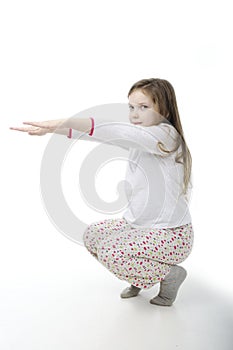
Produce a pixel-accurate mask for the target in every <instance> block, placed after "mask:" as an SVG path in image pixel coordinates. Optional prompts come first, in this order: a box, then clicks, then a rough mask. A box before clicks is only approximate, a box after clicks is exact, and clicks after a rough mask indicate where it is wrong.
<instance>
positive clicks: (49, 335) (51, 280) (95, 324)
mask: <svg viewBox="0 0 233 350" xmlns="http://www.w3.org/2000/svg"><path fill="white" fill-rule="evenodd" d="M42 236H43V235H42ZM57 238H58V237H57ZM33 240H35V237H34V238H31V240H30V241H29V242H28V247H30V249H27V247H26V246H25V251H24V253H22V254H21V253H20V251H19V250H18V247H17V244H16V245H15V246H14V247H13V246H12V251H11V253H12V256H9V254H8V269H7V272H6V273H5V274H4V271H5V269H2V270H1V289H0V328H1V334H0V348H1V349H2V350H39V349H40V350H55V349H56V350H76V349H79V350H86V349H88V350H89V349H91V350H97V349H98V350H99V349H103V350H107V349H111V350H119V349H121V350H126V349H127V350H131V349H132V350H139V349H140V350H141V349H159V350H160V349H162V350H165V349H169V350H173V349H185V350H191V349H195V350H202V349H203V350H204V349H205V350H206V349H210V350H215V349H216V350H220V349H221V350H230V349H232V346H233V334H232V330H233V305H232V300H230V299H228V298H227V297H226V296H223V294H221V293H219V292H218V291H217V290H216V291H215V290H213V288H212V287H211V288H210V286H209V287H208V284H204V283H203V282H201V281H200V279H199V278H198V275H197V272H194V271H193V269H190V268H189V276H188V277H187V279H186V281H185V283H184V284H183V286H182V288H181V289H180V291H179V295H178V298H177V301H176V303H175V304H174V305H173V306H172V307H159V306H154V305H151V304H150V303H149V300H150V298H151V297H153V296H154V295H155V294H156V292H157V289H158V288H156V287H154V288H153V289H150V290H148V291H143V292H141V294H140V295H139V296H138V297H136V298H132V299H124V300H123V299H121V298H120V296H119V294H120V292H121V290H122V289H123V288H125V287H126V286H127V285H128V284H127V283H126V282H124V281H120V280H118V279H116V278H115V276H114V275H112V274H111V273H110V272H109V271H108V270H106V269H105V268H104V267H103V266H102V265H101V264H100V263H99V262H98V261H96V260H95V259H94V258H93V257H92V256H91V255H89V253H88V252H87V251H86V250H85V248H84V247H82V246H80V245H77V244H74V243H72V242H71V241H68V240H67V239H66V238H64V237H60V238H58V241H60V243H62V244H61V249H59V248H58V245H57V244H56V238H55V240H54V242H55V244H54V251H53V252H51V246H50V244H48V248H47V247H46V246H45V247H44V248H42V247H41V246H40V247H39V248H38V249H37V251H36V242H34V244H33V243H32V242H33ZM39 240H40V239H38V241H39ZM30 242H31V243H30ZM60 243H59V245H60ZM22 244H23V243H22ZM62 245H63V248H62ZM33 247H34V248H35V249H34V250H33ZM17 251H18V253H17V254H16V252H17ZM62 252H63V253H62ZM38 256H40V259H38ZM12 258H14V261H13V262H11V261H12Z"/></svg>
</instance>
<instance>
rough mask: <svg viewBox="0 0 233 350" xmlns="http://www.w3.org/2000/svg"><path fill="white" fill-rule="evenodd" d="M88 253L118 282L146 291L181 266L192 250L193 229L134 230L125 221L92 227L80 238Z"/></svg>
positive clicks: (95, 224) (180, 227) (188, 226)
mask: <svg viewBox="0 0 233 350" xmlns="http://www.w3.org/2000/svg"><path fill="white" fill-rule="evenodd" d="M83 241H84V245H85V247H86V248H87V250H88V251H89V252H90V253H91V254H92V255H93V256H94V257H95V258H96V259H97V260H98V261H99V262H100V263H101V264H103V265H104V266H105V267H106V268H107V269H108V270H109V271H111V272H112V273H113V274H114V275H115V276H116V277H118V278H119V279H121V280H125V281H127V282H129V283H130V284H133V285H134V286H136V287H139V288H145V289H149V288H151V287H153V286H154V285H155V284H156V283H158V282H160V281H162V280H163V279H164V278H165V276H166V275H167V274H168V273H169V271H170V265H176V264H180V263H181V262H183V261H184V260H185V259H186V258H187V257H188V256H189V254H190V252H191V250H192V246H193V227H192V224H191V223H189V224H186V225H183V226H179V227H175V228H166V229H150V228H148V229H144V228H142V229H138V228H137V229H135V228H132V227H131V225H130V224H128V223H127V222H126V220H125V219H124V218H120V219H119V218H116V219H106V220H102V221H98V222H94V223H92V224H91V225H90V226H88V228H87V229H86V231H85V232H84V235H83Z"/></svg>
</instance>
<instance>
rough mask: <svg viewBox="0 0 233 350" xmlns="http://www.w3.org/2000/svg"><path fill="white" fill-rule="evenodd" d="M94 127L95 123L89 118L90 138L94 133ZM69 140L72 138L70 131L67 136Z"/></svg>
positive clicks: (70, 130)
mask: <svg viewBox="0 0 233 350" xmlns="http://www.w3.org/2000/svg"><path fill="white" fill-rule="evenodd" d="M94 126H95V122H94V119H93V118H92V117H91V131H90V133H89V135H90V136H92V134H93V132H94ZM67 137H68V138H69V139H71V138H72V129H71V128H70V129H69V135H68V136H67Z"/></svg>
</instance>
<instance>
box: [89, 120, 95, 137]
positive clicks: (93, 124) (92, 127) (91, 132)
mask: <svg viewBox="0 0 233 350" xmlns="http://www.w3.org/2000/svg"><path fill="white" fill-rule="evenodd" d="M94 127H95V122H94V119H93V118H92V117H91V131H90V133H89V135H90V136H92V134H93V132H94Z"/></svg>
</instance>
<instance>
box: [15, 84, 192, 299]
mask: <svg viewBox="0 0 233 350" xmlns="http://www.w3.org/2000/svg"><path fill="white" fill-rule="evenodd" d="M128 99H129V121H130V123H122V122H121V123H118V122H109V121H107V122H106V121H103V120H97V119H96V118H92V117H91V118H84V119H82V118H70V119H59V120H50V121H45V122H24V124H27V125H31V127H24V128H13V127H11V128H10V129H12V130H18V131H24V132H28V134H29V135H45V134H46V133H51V132H54V133H58V134H62V135H66V136H67V137H69V138H77V137H78V136H80V135H81V134H82V133H83V132H84V133H85V140H90V141H91V140H93V141H96V140H97V141H105V142H106V141H107V142H108V143H111V144H114V145H117V146H120V147H123V148H126V149H128V150H129V162H128V167H127V172H126V180H127V182H126V183H127V185H126V187H125V190H126V195H127V198H128V199H129V200H130V204H129V206H128V207H127V210H126V211H125V213H124V215H123V217H122V218H116V219H106V220H103V221H99V222H94V223H92V224H91V225H89V226H88V227H87V229H86V230H85V232H84V235H83V241H84V245H85V247H86V248H87V249H88V251H89V252H90V253H91V254H92V255H93V256H94V257H95V258H96V259H97V260H98V261H99V262H100V263H101V264H103V265H104V266H105V267H106V268H107V269H109V270H110V271H111V272H112V273H114V274H115V276H116V277H118V278H119V279H121V280H125V281H127V282H129V283H130V284H131V285H130V286H129V287H127V288H126V289H125V290H123V292H122V293H121V297H122V298H130V297H135V296H137V295H138V293H139V292H140V290H141V289H149V288H151V287H153V286H154V285H155V284H157V283H160V290H159V294H158V295H156V296H155V297H154V298H153V299H151V300H150V303H151V304H155V305H162V306H170V305H172V304H173V302H174V301H175V299H176V296H177V292H178V289H179V287H180V285H181V284H182V282H183V281H184V279H185V278H186V275H187V273H186V271H185V269H184V268H183V267H181V266H178V264H180V263H181V262H183V261H184V260H185V259H186V258H187V257H188V256H189V254H190V252H191V250H192V246H193V227H192V221H191V216H190V213H189V209H188V192H189V189H190V188H191V187H190V184H191V165H192V158H191V154H190V152H189V149H188V147H187V144H186V142H185V138H184V133H183V130H182V126H181V121H180V117H179V112H178V108H177V103H176V96H175V92H174V89H173V87H172V85H171V84H170V83H169V82H168V81H166V80H163V79H153V78H152V79H143V80H140V81H138V82H137V83H135V84H134V85H133V86H132V87H131V89H130V90H129V93H128ZM142 169H143V171H142ZM145 174H146V176H145ZM145 179H146V181H145ZM129 185H131V186H129ZM148 185H149V186H148Z"/></svg>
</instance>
